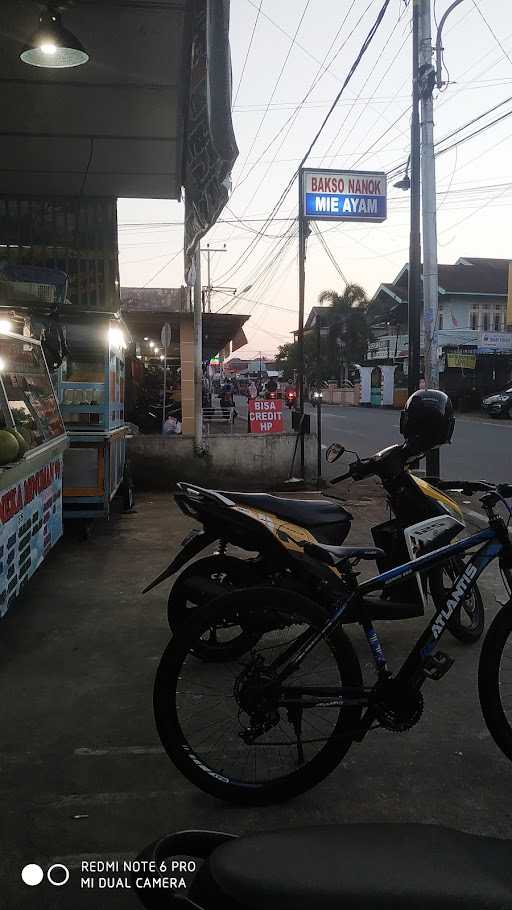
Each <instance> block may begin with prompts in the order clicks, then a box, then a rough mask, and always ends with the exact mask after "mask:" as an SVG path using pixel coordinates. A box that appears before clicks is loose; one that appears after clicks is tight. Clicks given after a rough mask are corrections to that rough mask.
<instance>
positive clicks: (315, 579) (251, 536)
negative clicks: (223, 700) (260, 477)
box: [143, 443, 484, 661]
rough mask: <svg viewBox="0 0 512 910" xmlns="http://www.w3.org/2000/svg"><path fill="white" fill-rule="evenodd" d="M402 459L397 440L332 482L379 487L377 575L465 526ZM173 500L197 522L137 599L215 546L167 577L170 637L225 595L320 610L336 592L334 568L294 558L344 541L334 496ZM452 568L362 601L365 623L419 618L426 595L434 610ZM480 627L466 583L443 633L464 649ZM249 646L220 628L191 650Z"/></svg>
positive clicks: (343, 519)
mask: <svg viewBox="0 0 512 910" xmlns="http://www.w3.org/2000/svg"><path fill="white" fill-rule="evenodd" d="M345 451H346V450H345V449H344V447H343V446H341V445H339V444H337V443H335V444H333V445H332V446H330V447H329V449H328V450H327V452H326V458H327V461H328V462H329V463H333V462H334V461H336V460H337V459H338V458H339V457H340V456H341V455H342V454H343V453H344V452H345ZM412 460H413V458H412V456H411V455H410V454H409V452H408V450H407V444H402V445H400V444H397V445H394V446H390V447H388V448H386V449H384V450H382V451H381V452H377V453H376V454H375V455H373V456H372V457H370V458H367V459H364V460H361V459H359V458H358V457H357V458H356V461H355V462H353V464H352V465H351V466H350V467H349V469H348V471H347V472H346V473H345V474H344V475H342V476H340V477H337V478H335V479H334V480H333V481H332V482H333V483H338V482H341V481H343V480H345V479H347V478H349V477H351V478H352V479H353V480H356V481H357V480H362V479H363V478H365V477H370V476H375V477H377V478H378V479H379V480H380V481H381V483H382V485H383V487H384V489H385V491H386V493H387V501H388V505H389V507H390V509H391V512H392V514H393V518H391V519H390V520H388V521H386V522H383V523H381V524H378V525H376V526H375V527H373V528H372V529H371V533H372V536H373V539H374V543H375V546H376V548H378V550H379V552H381V551H382V550H383V551H384V553H385V556H381V555H380V556H378V558H377V560H376V561H377V566H378V569H379V571H381V572H383V571H386V570H387V569H389V568H392V567H394V566H397V565H401V564H402V563H403V562H405V561H407V559H412V558H415V557H416V556H418V555H420V554H422V553H425V552H428V550H429V549H435V548H437V547H440V546H443V545H444V544H447V543H449V542H451V541H452V540H453V539H454V537H456V536H457V535H458V534H459V533H460V532H461V531H462V530H463V528H464V527H465V524H464V519H463V515H462V511H461V509H460V507H459V505H458V504H457V502H456V501H455V500H454V499H452V498H451V497H450V496H448V495H447V494H446V493H443V492H442V491H441V490H440V489H438V488H436V487H434V486H432V485H431V484H429V483H428V482H427V481H425V480H423V479H422V478H420V477H417V476H415V475H414V474H412V473H411V472H410V470H409V468H408V465H409V463H410V461H412ZM175 500H176V502H177V504H178V506H179V507H180V509H181V510H182V511H183V512H184V514H185V515H187V516H189V517H191V518H194V519H196V520H198V521H199V522H200V523H201V524H202V526H203V529H202V530H200V529H195V530H194V531H192V532H191V533H190V534H189V535H187V537H186V538H185V539H184V541H183V542H182V549H181V552H180V553H179V554H178V555H177V556H176V557H175V559H174V560H173V561H172V562H171V563H170V565H169V566H168V567H167V569H165V570H164V572H162V573H161V574H160V575H159V576H158V577H157V578H155V579H154V580H153V581H152V582H151V583H150V584H149V585H148V586H147V587H146V588H145V590H144V592H143V593H146V592H147V591H149V590H151V589H152V588H154V587H156V586H157V585H159V584H161V583H162V582H163V581H165V580H166V579H167V578H170V577H171V576H172V575H174V574H176V573H177V572H179V571H180V570H181V569H183V568H184V567H185V566H186V564H187V563H189V562H190V561H191V560H192V559H194V557H196V556H198V555H199V553H200V552H202V551H203V550H205V549H206V548H208V547H211V546H212V544H214V543H217V544H218V547H217V551H216V553H215V554H214V555H211V556H207V557H206V558H203V559H201V560H197V561H196V562H193V563H192V564H191V565H189V566H187V568H185V569H184V571H183V572H181V574H180V575H179V576H178V578H177V580H176V581H175V583H174V585H173V587H172V589H171V592H170V595H169V600H168V613H167V615H168V622H169V626H170V628H171V631H173V632H174V631H176V630H177V629H178V628H179V627H180V625H181V624H182V623H183V622H184V621H185V620H186V619H187V618H188V617H189V616H190V611H191V610H193V609H196V608H197V607H200V606H203V605H205V604H207V603H209V602H210V601H212V600H214V599H216V598H217V597H219V596H221V595H222V594H225V593H227V592H229V591H231V590H236V589H240V588H242V589H248V588H250V587H253V586H256V585H262V584H264V585H269V584H270V585H273V586H276V587H279V588H281V589H287V590H289V591H291V592H295V593H297V594H302V595H305V596H307V597H310V598H313V599H314V600H315V601H316V602H317V603H319V604H321V605H322V606H323V607H324V608H325V609H326V610H327V611H329V609H330V608H331V607H332V605H333V604H334V602H335V599H336V596H337V593H338V592H339V584H340V580H341V575H340V572H339V571H338V570H337V569H335V568H333V567H330V568H328V569H327V571H324V572H321V571H319V570H318V568H317V567H313V566H312V565H311V563H310V562H308V561H307V560H301V559H297V556H300V555H302V554H303V553H304V545H305V544H307V543H325V544H337V545H340V544H342V543H343V542H344V540H345V538H346V537H347V535H348V533H349V530H350V524H351V521H352V515H351V514H350V513H349V512H347V511H346V509H344V508H343V506H342V505H341V504H340V503H339V502H338V501H337V500H332V499H323V500H296V499H286V498H284V497H279V496H274V495H272V494H266V493H237V492H217V491H214V490H207V489H204V488H202V487H199V486H196V485H193V484H187V483H178V493H177V494H176V495H175ZM219 529H222V530H221V531H219ZM229 543H231V544H232V545H234V546H236V547H237V548H242V549H245V550H246V551H247V552H248V553H256V554H257V555H256V556H253V557H250V558H248V559H240V558H238V557H235V556H232V555H229V554H227V553H226V548H227V546H228V544H229ZM376 554H377V549H376ZM459 570H460V560H458V559H457V558H452V560H450V562H448V563H447V564H446V565H445V567H444V568H443V570H439V569H436V570H432V571H431V572H429V573H428V574H427V575H426V576H423V577H420V576H417V577H416V578H412V579H409V580H406V581H403V582H401V583H400V584H398V585H395V586H394V591H393V594H390V593H389V592H387V593H386V594H384V595H382V596H378V597H371V596H369V597H368V598H367V599H366V606H367V608H368V611H369V615H370V616H371V618H372V619H374V620H377V619H382V620H384V619H386V620H393V619H397V620H400V619H408V618H415V617H418V616H422V615H423V614H424V612H425V609H426V608H427V605H428V596H429V594H430V595H431V597H432V600H433V604H434V607H435V606H436V604H438V603H439V602H440V601H441V600H442V598H443V596H444V594H445V592H446V590H448V589H449V587H450V582H451V581H452V580H453V578H454V577H456V576H457V574H458V572H459ZM351 621H353V618H352V617H351V615H350V614H347V617H346V619H345V622H351ZM483 626H484V608H483V602H482V598H481V595H480V592H479V590H478V588H477V587H476V586H475V587H474V588H473V590H472V591H471V592H470V593H469V594H468V595H467V598H465V599H463V600H462V601H461V604H460V605H459V607H458V608H457V610H456V611H454V613H453V615H452V616H451V617H450V620H449V623H448V627H449V630H450V632H451V633H452V635H454V636H455V637H456V638H457V639H459V640H460V641H463V642H468V643H470V642H474V641H477V640H478V639H479V638H480V636H481V634H482V631H483ZM251 643H252V639H251V638H250V636H247V634H246V633H244V632H243V631H241V630H240V628H239V627H233V626H231V625H230V624H229V623H228V622H226V623H225V624H223V625H222V624H221V625H220V626H216V627H214V628H212V629H211V630H210V633H209V636H208V638H203V639H202V641H201V644H200V645H198V647H197V648H196V654H197V656H200V657H201V658H202V659H203V660H210V661H222V660H231V659H233V658H235V657H236V656H238V655H240V654H243V653H244V652H245V651H246V650H247V648H248V647H250V646H251Z"/></svg>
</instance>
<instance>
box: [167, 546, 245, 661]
mask: <svg viewBox="0 0 512 910" xmlns="http://www.w3.org/2000/svg"><path fill="white" fill-rule="evenodd" d="M219 575H225V576H226V577H227V583H226V582H225V581H223V582H221V584H222V585H224V584H225V585H226V587H227V588H229V589H231V590H237V589H240V588H246V587H249V586H250V585H255V584H258V583H260V582H261V580H260V578H259V577H258V576H257V575H256V574H255V573H254V570H253V569H252V567H251V566H250V564H249V563H248V561H247V560H242V559H237V558H236V557H235V556H225V555H221V554H219V555H216V556H206V557H204V558H203V559H198V560H197V561H196V562H193V563H192V565H190V566H187V568H186V569H184V570H183V572H181V574H180V575H179V576H178V578H177V579H176V581H175V582H174V584H173V586H172V588H171V590H170V593H169V599H168V601H167V622H168V624H169V628H170V630H171V632H172V633H173V635H175V634H176V632H177V631H178V629H179V628H180V626H181V625H182V624H183V622H186V621H187V619H188V618H189V617H190V613H191V612H193V611H194V610H197V609H199V608H201V607H204V606H205V605H206V604H208V603H212V602H213V601H214V600H216V599H217V598H215V597H214V598H213V599H212V598H211V597H209V596H208V594H206V595H205V599H204V600H203V601H201V602H200V603H197V602H194V599H193V598H194V595H191V593H190V592H189V591H188V590H187V582H188V580H189V579H190V578H204V579H205V580H207V581H211V579H212V578H213V577H214V576H219ZM218 596H219V597H222V596H223V594H222V593H219V595H218ZM188 604H192V605H191V606H188ZM253 640H254V639H253V637H252V636H250V635H247V634H246V633H245V632H241V633H240V634H239V635H236V636H235V637H234V638H232V639H230V640H229V641H225V640H224V641H219V640H213V639H212V637H211V635H210V639H209V640H206V641H205V640H203V641H201V642H198V643H197V647H196V649H195V653H196V654H197V656H198V657H200V658H201V660H204V661H211V662H215V661H224V660H232V659H234V658H236V657H239V656H240V655H242V654H245V652H246V651H247V650H248V648H250V647H251V644H252V643H253Z"/></svg>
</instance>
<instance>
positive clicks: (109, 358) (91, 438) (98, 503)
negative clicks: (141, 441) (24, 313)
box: [57, 312, 129, 519]
mask: <svg viewBox="0 0 512 910" xmlns="http://www.w3.org/2000/svg"><path fill="white" fill-rule="evenodd" d="M61 323H62V325H63V326H64V330H65V336H66V346H67V355H66V358H65V360H64V362H63V363H62V366H61V367H60V369H59V373H58V381H57V387H58V396H59V402H60V406H61V410H62V415H63V418H64V423H65V426H66V429H67V431H68V433H69V438H70V448H69V449H68V451H67V452H66V456H65V460H64V492H63V496H64V517H65V518H80V519H90V518H95V517H102V516H103V517H106V516H108V515H109V511H110V504H111V501H112V499H113V497H114V496H115V495H116V493H117V492H118V491H119V489H120V487H121V485H122V484H123V483H124V482H125V480H126V476H125V475H126V472H125V464H126V437H127V435H128V427H127V425H126V423H125V419H124V395H125V359H124V351H125V347H126V344H127V343H128V340H129V333H128V330H127V328H126V326H125V325H124V324H123V323H122V321H121V320H119V319H112V318H111V317H108V316H104V315H102V314H98V313H85V312H84V313H75V314H73V315H71V314H68V313H66V315H65V318H64V317H63V318H62V319H61Z"/></svg>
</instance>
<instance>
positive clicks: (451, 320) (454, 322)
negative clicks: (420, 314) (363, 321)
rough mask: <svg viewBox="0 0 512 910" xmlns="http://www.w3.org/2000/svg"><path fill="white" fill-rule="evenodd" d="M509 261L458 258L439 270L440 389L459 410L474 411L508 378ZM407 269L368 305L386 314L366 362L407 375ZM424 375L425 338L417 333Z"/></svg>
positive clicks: (511, 361) (511, 342) (511, 372)
mask: <svg viewBox="0 0 512 910" xmlns="http://www.w3.org/2000/svg"><path fill="white" fill-rule="evenodd" d="M509 270H510V262H509V260H508V259H482V258H475V257H462V258H460V259H458V260H457V262H455V263H454V264H453V265H439V303H438V355H439V365H440V385H441V388H444V389H445V390H446V391H447V392H448V393H449V394H450V395H451V396H452V397H453V398H454V399H455V401H456V403H459V404H460V405H461V406H462V405H463V404H467V405H468V406H473V405H476V404H477V403H479V400H480V398H481V397H482V396H483V395H486V394H488V393H489V392H492V391H495V390H498V389H502V388H503V387H504V386H505V385H507V384H508V383H509V382H510V379H511V378H512V325H511V324H510V323H511V322H512V314H511V312H510V307H509V308H508V310H507V304H508V288H509ZM407 284H408V267H407V266H404V268H403V269H402V270H401V271H400V272H399V274H398V275H397V277H396V278H395V280H394V281H393V282H392V283H389V284H387V283H386V284H381V285H380V286H379V288H378V289H377V291H376V293H375V295H374V297H373V300H372V304H373V305H374V308H375V309H376V308H378V309H379V310H380V311H381V312H383V313H385V314H386V315H385V317H384V318H382V319H377V320H376V322H375V324H374V325H373V326H372V327H371V340H370V343H369V346H368V356H367V361H368V363H369V364H375V366H378V365H381V364H394V365H396V366H397V367H398V368H399V370H398V373H400V372H401V373H402V374H404V375H406V374H407V358H408V334H407V309H408V299H407ZM420 344H421V354H422V369H423V366H424V363H423V353H424V337H423V332H422V333H421V341H420Z"/></svg>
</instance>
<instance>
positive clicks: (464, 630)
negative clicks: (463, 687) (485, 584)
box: [430, 557, 485, 644]
mask: <svg viewBox="0 0 512 910" xmlns="http://www.w3.org/2000/svg"><path fill="white" fill-rule="evenodd" d="M463 571H464V562H463V560H462V559H457V558H456V557H455V558H453V559H450V561H449V562H448V563H447V564H446V565H445V566H442V567H441V568H440V569H437V570H434V571H432V572H431V573H430V591H431V594H432V597H433V600H434V605H435V608H436V610H438V609H439V607H440V606H443V605H444V603H445V602H446V599H447V597H448V595H449V593H450V591H451V589H452V587H453V584H454V582H455V581H456V579H457V578H458V577H459V576H460V575H461V574H462V573H463ZM484 625H485V608H484V602H483V600H482V595H481V593H480V589H479V587H478V585H473V587H472V588H471V590H470V591H468V593H467V594H466V596H465V597H464V598H463V599H462V600H461V602H460V604H459V606H458V607H456V609H455V610H454V611H453V613H452V615H451V616H450V619H449V620H448V622H447V627H448V630H449V632H451V634H452V635H453V637H454V638H456V639H457V640H458V641H461V642H464V643H465V644H473V642H475V641H478V639H479V638H480V637H481V635H482V632H483V631H484Z"/></svg>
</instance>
